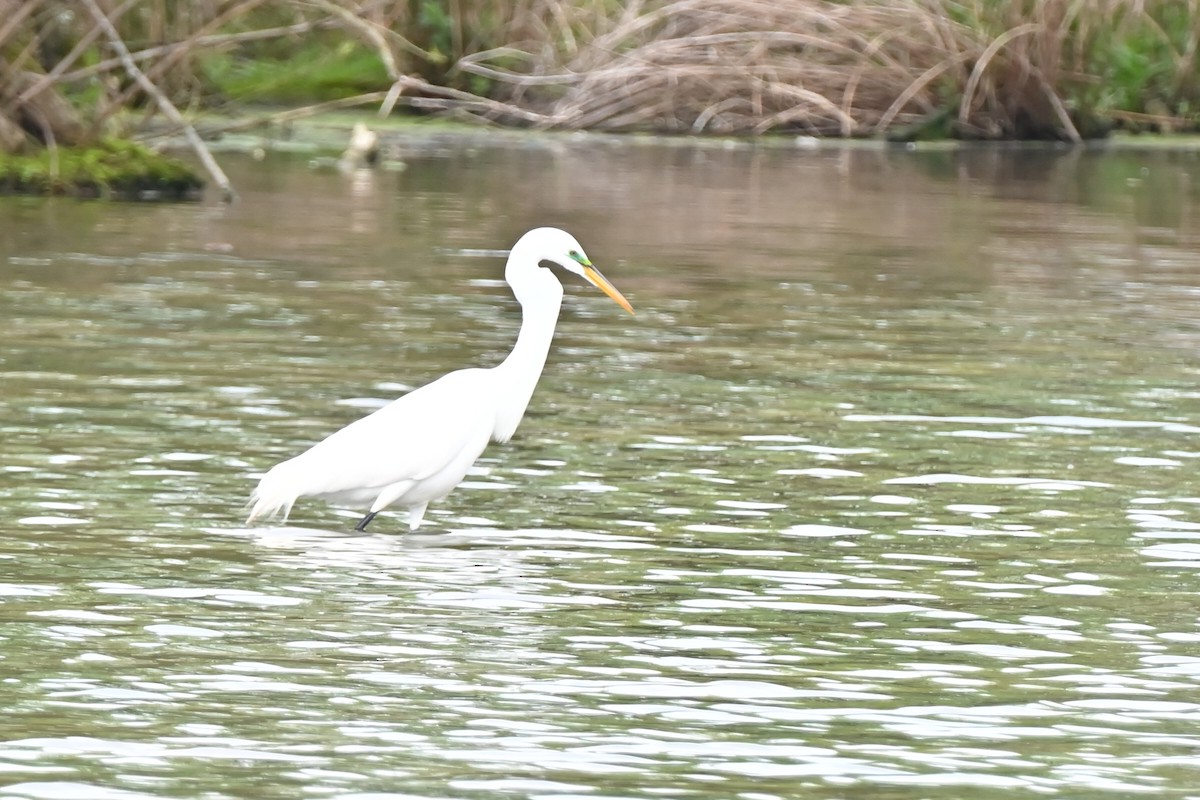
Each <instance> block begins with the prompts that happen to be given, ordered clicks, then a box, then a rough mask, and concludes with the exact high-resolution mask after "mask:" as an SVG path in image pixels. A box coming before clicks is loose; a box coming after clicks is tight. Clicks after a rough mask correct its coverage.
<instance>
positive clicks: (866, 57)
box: [0, 0, 1200, 148]
mask: <svg viewBox="0 0 1200 800" xmlns="http://www.w3.org/2000/svg"><path fill="white" fill-rule="evenodd" d="M93 4H94V5H96V6H97V7H98V8H100V9H102V11H103V13H104V14H105V15H106V17H107V18H108V19H111V20H112V22H113V23H114V25H115V27H116V29H117V30H118V32H119V34H120V37H121V38H122V39H123V40H124V42H125V43H126V44H127V45H128V48H127V49H128V50H129V55H130V58H131V59H132V61H133V62H135V63H136V64H137V66H138V68H139V69H140V71H141V72H142V73H144V75H145V77H146V79H147V80H146V81H143V80H132V79H131V77H130V70H129V68H128V61H123V60H122V59H120V58H118V57H117V54H116V52H115V45H114V42H113V41H112V39H111V37H106V36H103V35H102V26H100V25H97V24H95V20H94V15H89V14H88V13H87V9H88V7H89V6H91V5H93ZM68 9H74V11H73V13H70V14H68V13H64V10H68ZM431 9H433V10H436V11H437V13H436V14H435V13H433V11H431ZM0 10H4V11H5V13H4V14H3V15H2V16H0V148H5V147H7V148H11V147H12V143H13V141H18V140H21V139H22V137H24V138H25V139H29V138H34V139H40V140H42V141H43V142H46V143H49V142H51V141H52V140H53V139H54V137H55V136H58V138H59V139H64V138H87V136H94V135H96V134H97V133H98V132H99V131H102V130H104V129H105V128H106V127H107V126H109V125H111V123H112V120H113V118H114V116H115V114H116V112H117V111H119V110H123V109H128V108H130V107H134V106H142V105H145V99H146V97H147V96H153V93H152V92H151V90H150V89H149V88H148V86H147V81H148V82H149V84H150V85H151V86H152V87H153V89H154V90H157V91H158V92H160V93H161V94H162V95H163V96H164V97H169V98H170V100H172V101H173V102H174V103H175V104H176V105H188V104H189V103H192V102H194V101H196V100H197V99H203V97H204V93H203V87H202V86H199V84H200V83H201V80H200V75H199V70H198V67H197V64H199V63H200V62H201V60H202V59H201V56H203V55H210V54H212V53H214V52H223V53H226V54H230V53H243V54H244V55H246V56H247V57H250V58H253V57H254V53H255V50H254V48H259V47H262V46H264V43H269V44H270V45H271V46H273V47H275V48H276V49H278V48H279V47H280V46H283V45H284V43H288V42H292V43H295V42H299V41H300V38H301V37H306V36H312V35H313V34H314V32H315V31H318V30H324V31H328V30H337V31H341V35H342V36H344V37H346V38H352V39H355V40H357V41H359V42H360V43H362V44H364V45H366V46H367V47H369V48H370V49H371V50H373V51H374V52H376V53H377V54H378V55H379V59H380V61H381V62H382V63H383V64H384V67H385V72H386V74H387V76H388V79H387V80H388V83H386V84H381V85H380V86H378V87H375V89H376V90H375V91H372V92H369V93H367V94H364V95H363V98H362V99H363V102H379V92H386V95H384V100H383V102H382V108H381V111H382V112H383V113H387V112H390V110H391V108H392V107H393V105H395V104H396V103H398V102H401V103H407V104H408V105H411V106H414V107H417V108H421V109H429V110H435V111H439V110H440V111H449V112H453V113H456V114H458V115H460V116H465V117H468V118H474V119H481V120H487V121H491V122H499V123H503V124H517V125H526V126H536V127H548V128H573V129H574V128H578V129H594V130H653V131H659V132H669V133H719V134H761V133H766V132H770V131H794V132H803V133H809V134H813V135H819V136H874V135H887V136H893V137H897V138H909V137H917V136H944V135H956V136H963V137H980V138H999V137H1014V138H1025V137H1036V138H1065V139H1073V140H1079V139H1080V138H1082V137H1084V136H1087V135H1093V134H1095V133H1098V132H1102V131H1103V128H1104V126H1105V125H1106V124H1108V123H1109V121H1111V120H1113V119H1120V118H1121V116H1120V115H1121V114H1125V115H1126V117H1125V118H1126V119H1132V118H1134V117H1135V116H1136V117H1137V118H1139V119H1160V118H1161V119H1166V118H1168V117H1170V116H1171V114H1173V113H1181V112H1180V109H1182V110H1183V111H1186V110H1187V109H1188V108H1191V109H1193V110H1192V111H1191V112H1188V113H1191V114H1192V115H1193V116H1192V117H1190V118H1187V119H1183V118H1180V119H1176V120H1174V121H1175V122H1177V123H1179V125H1182V126H1187V125H1195V124H1196V121H1197V119H1200V118H1197V117H1196V116H1195V111H1194V109H1196V108H1200V78H1198V77H1197V76H1198V74H1200V70H1198V69H1197V64H1196V53H1197V49H1198V47H1197V45H1198V40H1200V0H1170V2H1167V1H1166V0H1164V2H1160V3H1149V2H1146V1H1145V0H966V1H964V2H950V1H949V0H873V1H872V2H867V1H866V0H844V1H843V2H834V1H833V0H673V1H670V0H443V1H442V2H439V3H434V2H420V3H418V2H412V0H198V1H197V2H195V3H175V2H172V0H0ZM439 15H440V16H439ZM325 35H328V34H325ZM1147 54H1149V55H1148V56H1147ZM1143 56H1146V57H1147V58H1149V59H1150V60H1149V61H1146V58H1143ZM1122 58H1123V59H1124V62H1121V61H1120V60H1121V59H1122ZM1139 58H1142V61H1144V62H1145V63H1142V62H1139V61H1138V59H1139ZM1118 62H1120V63H1118ZM1125 62H1128V63H1129V64H1133V67H1132V71H1130V70H1125V72H1122V69H1124V67H1122V64H1123V63H1125ZM85 64H86V65H85ZM1114 65H1115V66H1114ZM1139 69H1140V70H1142V74H1141V75H1139V74H1138V72H1137V70H1139ZM1143 78H1144V80H1143ZM1122 80H1124V81H1125V82H1126V92H1125V96H1124V97H1123V98H1122V97H1120V96H1117V95H1116V94H1114V93H1113V91H1111V89H1112V85H1113V84H1114V83H1116V84H1120V82H1121V81H1122ZM1139 81H1142V82H1141V83H1139ZM1143 84H1144V85H1143ZM1118 88H1120V87H1119V86H1118ZM1151 89H1152V90H1153V91H1154V92H1157V93H1159V94H1161V95H1162V96H1163V100H1164V102H1163V103H1161V104H1159V105H1154V104H1153V103H1150V102H1142V99H1141V96H1140V94H1145V93H1146V92H1148V91H1150V90H1151ZM1139 93H1140V94H1139ZM66 96H69V97H71V98H72V99H73V101H74V102H76V104H78V98H80V97H87V98H90V100H89V103H90V105H89V106H88V107H86V108H84V109H83V112H84V113H82V114H76V115H75V118H74V119H70V117H71V116H72V115H71V113H70V109H68V108H65V107H64V105H63V103H62V102H61V101H62V98H63V97H66ZM156 100H157V98H156ZM1189 103H1190V106H1189ZM151 107H162V103H161V101H159V102H156V103H155V104H152V106H151ZM14 129H15V131H16V132H15V133H14ZM14 137H15V138H14Z"/></svg>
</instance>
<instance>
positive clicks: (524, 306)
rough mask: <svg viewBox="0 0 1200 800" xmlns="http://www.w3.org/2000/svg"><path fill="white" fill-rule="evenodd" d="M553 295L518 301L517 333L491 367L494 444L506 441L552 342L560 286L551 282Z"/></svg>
mask: <svg viewBox="0 0 1200 800" xmlns="http://www.w3.org/2000/svg"><path fill="white" fill-rule="evenodd" d="M552 280H553V281H554V284H555V286H556V287H557V292H554V291H550V292H547V293H541V294H540V296H539V297H538V299H537V302H532V301H530V300H527V299H522V298H520V297H519V296H518V299H519V300H521V312H522V314H521V331H520V333H518V334H517V343H516V344H515V345H513V349H512V352H511V353H509V354H508V357H507V358H505V359H504V361H503V362H501V363H500V364H498V365H497V366H495V367H493V369H494V370H495V374H496V377H497V378H498V379H499V386H498V387H497V390H496V392H497V398H496V426H495V429H494V430H493V432H492V438H493V439H495V440H496V441H497V442H506V441H508V440H509V439H510V438H511V437H512V435H513V433H515V432H516V430H517V426H518V425H520V424H521V418H522V417H524V416H525V408H526V407H527V406H528V405H529V399H530V398H531V397H533V390H534V389H535V388H536V387H537V382H538V378H540V377H541V375H542V368H543V367H545V366H546V356H547V355H548V354H549V352H550V342H551V341H552V340H553V339H554V327H555V325H557V324H558V311H559V308H560V307H561V306H562V285H561V284H559V283H558V281H557V280H556V279H553V278H552Z"/></svg>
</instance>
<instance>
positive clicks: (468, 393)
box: [278, 369, 495, 495]
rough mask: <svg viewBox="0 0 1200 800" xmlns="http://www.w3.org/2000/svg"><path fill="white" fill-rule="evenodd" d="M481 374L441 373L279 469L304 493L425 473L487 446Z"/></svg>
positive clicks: (490, 414) (489, 414)
mask: <svg viewBox="0 0 1200 800" xmlns="http://www.w3.org/2000/svg"><path fill="white" fill-rule="evenodd" d="M486 375H487V372H486V371H485V370H479V369H470V370H459V371H457V372H452V373H450V374H448V375H445V376H443V377H441V378H439V379H438V380H436V381H434V382H433V383H430V384H427V385H425V386H422V387H421V388H419V389H416V390H414V391H412V392H410V393H408V394H406V395H404V396H403V397H400V398H398V399H396V400H394V401H392V402H391V403H388V404H387V405H386V406H384V407H383V408H381V409H379V410H378V411H375V412H374V413H372V414H370V415H368V416H366V417H363V418H362V419H359V420H356V421H355V422H352V423H350V424H349V425H347V426H346V427H344V428H342V429H341V430H339V431H337V432H335V433H333V434H331V435H330V436H329V437H328V438H326V439H324V440H323V441H321V442H319V443H317V444H316V445H314V446H313V447H312V448H311V449H309V450H308V451H307V452H305V453H302V454H301V455H299V456H297V457H296V458H293V459H292V460H291V461H286V462H284V463H283V464H280V465H279V467H278V468H281V469H286V471H287V472H288V473H290V475H289V477H290V479H291V481H293V482H294V483H293V485H294V486H295V487H296V488H298V489H299V490H300V491H299V492H298V493H299V494H303V495H334V494H338V493H342V492H350V491H355V490H361V489H366V488H369V487H383V486H388V485H390V484H394V483H397V482H399V481H404V480H414V481H420V480H424V479H425V478H428V477H429V476H431V475H434V474H436V473H438V472H440V471H441V470H442V469H443V468H444V467H446V466H447V465H448V464H450V463H452V462H454V461H455V460H456V458H457V457H458V456H459V454H461V453H462V452H463V451H464V450H465V449H466V448H469V447H473V448H476V452H479V451H482V450H483V447H484V446H485V445H486V443H487V432H488V431H490V429H491V424H492V423H491V420H492V419H493V418H494V416H495V412H494V410H493V409H492V408H491V404H490V403H489V396H490V395H489V391H488V387H487V385H486V384H487V381H486ZM485 418H486V419H485ZM481 432H482V437H481ZM481 438H482V440H483V441H479V440H480V439H481Z"/></svg>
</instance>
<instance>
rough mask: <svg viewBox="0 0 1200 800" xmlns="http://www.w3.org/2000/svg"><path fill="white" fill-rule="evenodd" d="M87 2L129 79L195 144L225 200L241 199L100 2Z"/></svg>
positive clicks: (90, 11)
mask: <svg viewBox="0 0 1200 800" xmlns="http://www.w3.org/2000/svg"><path fill="white" fill-rule="evenodd" d="M83 3H84V5H85V6H87V9H88V12H89V13H91V15H92V17H93V18H94V19H95V20H96V24H98V25H99V26H100V27H101V28H103V29H104V35H105V37H106V38H107V39H108V42H109V44H110V45H111V46H112V48H113V49H114V50H116V51H117V55H118V56H119V57H120V59H121V63H122V64H123V65H124V67H125V71H126V73H128V74H129V77H130V78H132V79H133V80H135V81H137V83H138V85H140V86H141V87H142V89H143V90H144V91H145V92H146V94H148V95H149V96H150V97H152V98H153V99H154V102H155V103H157V104H158V107H159V108H160V109H161V110H162V112H163V113H164V114H166V115H167V117H168V118H169V119H170V120H171V121H172V122H174V123H176V124H177V125H179V126H181V127H182V129H183V133H184V136H185V137H186V138H187V140H188V143H189V144H191V146H192V149H193V150H195V151H196V155H197V157H199V159H200V162H201V163H202V164H204V168H205V169H206V170H208V174H209V175H211V176H212V179H213V181H214V182H215V183H216V184H217V186H218V187H219V188H220V189H221V192H222V198H223V199H224V200H225V202H227V203H230V202H233V200H234V199H235V198H236V197H237V193H236V192H234V190H233V185H232V184H231V183H230V182H229V178H227V177H225V173H224V171H223V170H222V169H221V166H220V165H219V164H218V163H217V160H216V159H215V158H213V155H212V153H211V152H210V151H209V149H208V148H207V147H206V146H205V144H204V142H203V141H202V140H201V139H200V136H199V135H198V134H197V133H196V129H195V128H193V127H192V126H191V124H190V123H189V122H188V121H187V120H185V119H184V118H183V115H182V114H180V113H179V109H177V108H175V105H174V104H173V103H172V102H171V101H170V100H169V99H168V98H167V96H166V95H164V94H163V93H162V92H160V91H159V90H158V87H157V86H155V85H154V82H153V81H151V80H150V79H149V78H147V77H146V75H145V73H143V72H142V70H141V69H140V68H138V65H137V62H135V61H134V60H133V57H132V56H131V55H130V54H129V48H127V47H126V46H125V42H124V41H122V40H121V35H120V34H119V33H117V29H116V28H115V27H113V24H112V21H111V20H110V19H109V18H108V17H107V16H105V14H104V12H103V11H101V10H100V7H99V6H97V5H96V0H83Z"/></svg>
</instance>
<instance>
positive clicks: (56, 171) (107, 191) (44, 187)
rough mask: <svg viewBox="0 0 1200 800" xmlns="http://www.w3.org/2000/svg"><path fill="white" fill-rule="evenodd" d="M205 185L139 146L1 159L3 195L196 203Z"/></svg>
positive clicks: (186, 168)
mask: <svg viewBox="0 0 1200 800" xmlns="http://www.w3.org/2000/svg"><path fill="white" fill-rule="evenodd" d="M203 185H204V182H203V181H202V180H201V179H200V177H199V175H198V174H197V173H196V171H195V170H194V169H192V167H191V166H190V165H188V164H187V163H186V162H184V161H181V160H179V159H178V158H174V157H172V156H168V155H164V154H162V153H158V152H155V151H154V150H151V149H149V148H148V147H145V146H144V145H141V144H138V143H136V142H128V141H121V140H118V139H102V140H100V141H99V142H97V143H95V144H94V145H91V146H76V147H59V148H55V149H46V148H44V149H39V150H36V151H33V152H30V153H0V192H2V193H5V194H55V195H71V196H75V197H105V198H115V199H126V200H158V199H163V200H179V199H189V198H195V197H198V196H199V194H200V190H201V189H202V188H203Z"/></svg>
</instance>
